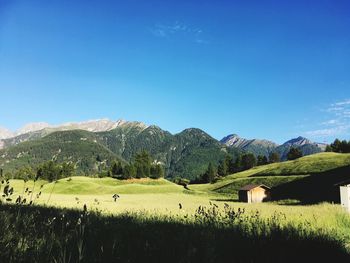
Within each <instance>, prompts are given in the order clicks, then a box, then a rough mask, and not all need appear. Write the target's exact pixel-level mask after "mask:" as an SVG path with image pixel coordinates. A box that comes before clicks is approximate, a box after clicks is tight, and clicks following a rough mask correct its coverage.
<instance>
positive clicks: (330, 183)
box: [190, 153, 350, 202]
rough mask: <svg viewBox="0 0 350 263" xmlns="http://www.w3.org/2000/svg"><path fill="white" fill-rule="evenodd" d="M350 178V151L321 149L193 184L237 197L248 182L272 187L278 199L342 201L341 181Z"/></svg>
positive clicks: (274, 195)
mask: <svg viewBox="0 0 350 263" xmlns="http://www.w3.org/2000/svg"><path fill="white" fill-rule="evenodd" d="M345 180H350V154H339V153H319V154H314V155H310V156H305V157H302V158H300V159H297V160H294V161H287V162H282V163H273V164H268V165H264V166H259V167H254V168H252V169H250V170H247V171H243V172H240V173H236V174H233V175H229V176H227V177H224V178H222V179H221V180H219V181H217V182H216V183H213V184H204V185H192V186H190V188H191V189H193V190H197V191H202V192H219V193H225V194H229V195H231V196H232V198H237V192H238V189H239V188H241V187H242V186H244V185H247V184H265V185H267V186H270V187H272V193H273V198H274V199H276V200H277V199H299V200H301V201H303V202H319V201H335V202H339V190H338V188H337V186H335V185H336V184H337V183H339V182H342V181H345Z"/></svg>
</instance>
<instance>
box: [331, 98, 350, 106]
mask: <svg viewBox="0 0 350 263" xmlns="http://www.w3.org/2000/svg"><path fill="white" fill-rule="evenodd" d="M334 105H336V106H344V105H350V99H347V100H344V101H339V102H337V103H334Z"/></svg>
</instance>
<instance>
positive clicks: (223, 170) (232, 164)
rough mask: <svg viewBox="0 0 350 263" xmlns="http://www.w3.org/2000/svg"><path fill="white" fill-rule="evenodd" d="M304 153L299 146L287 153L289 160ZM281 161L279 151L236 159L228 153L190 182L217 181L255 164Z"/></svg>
mask: <svg viewBox="0 0 350 263" xmlns="http://www.w3.org/2000/svg"><path fill="white" fill-rule="evenodd" d="M302 156H303V154H302V152H301V151H300V149H298V148H293V147H292V148H291V149H290V150H289V152H288V154H287V158H288V160H295V159H298V158H300V157H302ZM280 161H281V156H280V155H279V154H278V153H277V152H272V153H270V154H269V156H268V157H266V156H264V155H258V156H257V157H256V156H255V155H254V154H252V153H244V154H239V155H238V156H237V157H236V159H233V157H232V156H230V155H226V157H225V158H224V159H223V160H221V161H220V162H219V164H218V165H217V166H215V165H213V163H212V162H211V163H209V165H208V168H207V170H206V171H205V172H204V173H203V174H201V175H200V176H198V177H197V178H196V179H194V180H192V181H191V182H190V183H192V184H196V183H197V184H198V183H211V182H214V181H216V180H217V179H218V178H220V177H224V176H227V175H229V174H234V173H238V172H242V171H245V170H249V169H251V168H253V167H255V166H260V165H266V164H270V163H277V162H280Z"/></svg>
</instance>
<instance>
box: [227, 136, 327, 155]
mask: <svg viewBox="0 0 350 263" xmlns="http://www.w3.org/2000/svg"><path fill="white" fill-rule="evenodd" d="M220 142H221V143H223V144H224V145H226V146H228V147H236V148H239V149H241V150H244V151H247V152H252V153H254V154H255V155H265V156H268V155H269V154H270V153H272V152H277V153H279V154H280V156H281V158H282V159H286V156H287V153H288V151H289V150H290V148H292V147H296V148H299V149H300V150H301V151H302V152H303V155H309V154H312V153H318V152H322V151H324V150H325V148H326V144H322V143H315V142H312V141H311V140H309V139H307V138H305V137H302V136H299V137H297V138H293V139H291V140H289V141H286V142H285V143H283V144H281V145H278V144H277V143H274V142H271V141H268V140H258V139H252V140H248V139H244V138H241V137H239V136H238V135H237V134H232V135H228V136H226V137H224V138H223V139H221V140H220Z"/></svg>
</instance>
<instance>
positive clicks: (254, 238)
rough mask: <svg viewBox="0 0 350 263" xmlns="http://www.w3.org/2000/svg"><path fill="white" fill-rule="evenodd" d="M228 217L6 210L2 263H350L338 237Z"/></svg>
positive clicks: (1, 210) (2, 210)
mask: <svg viewBox="0 0 350 263" xmlns="http://www.w3.org/2000/svg"><path fill="white" fill-rule="evenodd" d="M226 216H227V217H226ZM226 216H225V217H224V218H221V219H218V216H217V214H216V212H215V210H212V209H207V210H203V209H202V210H201V211H200V212H198V213H197V214H196V217H195V218H196V220H195V221H186V220H184V221H179V220H177V219H175V218H170V217H167V218H162V217H156V216H155V217H152V218H147V217H143V216H142V214H138V215H135V214H123V215H118V216H102V215H100V214H95V213H88V212H86V211H83V212H82V211H74V210H65V209H53V208H45V207H18V206H0V233H2V234H1V235H0V261H1V262H68V261H70V262H170V263H171V262H200V263H207V262H213V263H214V262H259V263H261V262H329V261H331V262H349V259H350V258H349V254H348V253H347V252H346V250H345V248H344V246H343V244H342V242H341V241H340V240H339V239H337V238H335V237H334V238H333V237H331V236H328V235H325V234H324V233H321V232H318V231H314V232H312V231H305V230H303V229H302V228H299V227H300V226H299V227H296V226H294V227H293V226H286V227H284V228H280V227H279V226H278V224H277V223H278V220H279V219H278V218H275V219H274V220H273V221H271V222H269V221H266V222H264V221H261V220H259V219H257V218H256V217H251V218H249V217H246V216H245V215H244V214H243V213H242V212H241V213H239V212H237V211H236V212H233V211H232V210H231V211H228V213H226ZM220 220H226V221H224V222H221V221H220ZM247 226H248V227H247Z"/></svg>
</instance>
